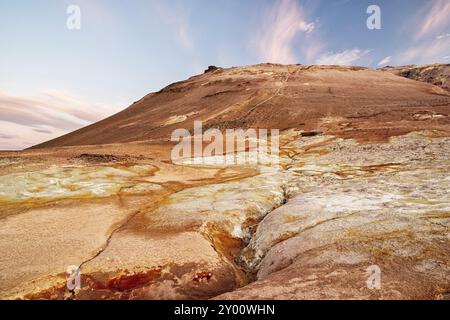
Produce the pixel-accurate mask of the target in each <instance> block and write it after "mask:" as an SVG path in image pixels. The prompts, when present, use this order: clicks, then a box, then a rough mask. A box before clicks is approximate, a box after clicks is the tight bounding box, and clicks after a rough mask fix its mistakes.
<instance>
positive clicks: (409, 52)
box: [395, 37, 450, 64]
mask: <svg viewBox="0 0 450 320" xmlns="http://www.w3.org/2000/svg"><path fill="white" fill-rule="evenodd" d="M449 52H450V37H446V38H441V39H439V40H437V39H434V40H431V41H424V42H421V43H419V44H415V45H413V46H411V47H409V48H407V49H405V50H403V51H401V52H399V53H398V54H397V55H396V59H395V62H396V63H397V64H427V63H435V62H436V63H438V62H445V60H446V59H445V56H446V55H448V53H449Z"/></svg>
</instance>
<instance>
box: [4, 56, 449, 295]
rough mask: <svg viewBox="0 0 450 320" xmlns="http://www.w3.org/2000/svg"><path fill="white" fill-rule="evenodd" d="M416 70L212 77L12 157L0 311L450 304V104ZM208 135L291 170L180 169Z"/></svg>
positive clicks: (8, 156) (436, 84)
mask: <svg viewBox="0 0 450 320" xmlns="http://www.w3.org/2000/svg"><path fill="white" fill-rule="evenodd" d="M444 67H445V66H444ZM404 68H412V67H403V69H398V70H397V69H396V70H397V71H394V70H393V69H392V68H383V69H380V70H375V69H369V68H362V67H342V66H319V65H317V66H316V65H312V66H307V65H276V64H261V65H254V66H246V67H235V68H219V67H214V66H211V67H209V68H208V69H207V71H206V72H205V73H203V74H200V75H196V76H194V77H191V78H190V79H187V80H185V81H181V82H177V83H174V84H172V85H169V86H168V87H166V88H164V89H162V90H160V91H159V92H154V93H150V94H148V95H147V96H145V97H143V98H142V99H140V100H139V101H136V102H135V103H134V104H133V105H131V106H130V107H128V108H127V109H125V110H123V111H122V112H120V113H118V114H116V115H113V116H112V117H109V118H107V119H105V120H102V121H100V122H97V123H95V124H92V125H90V126H87V127H85V128H82V129H80V130H77V131H74V132H72V133H69V134H67V135H65V136H62V137H60V138H57V139H54V140H51V141H48V142H45V143H43V144H40V145H37V146H35V147H33V148H31V149H28V150H24V151H16V152H6V151H5V152H0V202H1V206H0V208H1V209H0V219H1V223H0V252H1V253H2V254H1V256H0V271H1V272H0V298H3V299H211V298H215V299H392V298H394V299H448V298H450V192H449V190H450V176H449V172H450V161H449V157H448V155H449V153H450V118H449V115H450V92H449V91H447V89H448V86H447V85H446V84H448V82H446V81H447V80H445V79H444V73H445V72H444V71H442V72H441V71H433V70H435V69H433V70H432V71H430V70H429V69H427V68H429V67H426V68H425V67H424V68H425V69H420V68H419V69H417V68H418V67H417V66H415V67H414V71H408V72H406V71H405V70H404ZM433 68H434V67H433ZM439 68H443V67H442V66H441V67H439ZM427 70H428V71H427ZM400 73H401V74H400ZM411 75H423V77H422V76H411ZM431 78H432V79H431ZM430 79H431V80H430ZM433 79H434V80H433ZM194 121H202V122H203V126H204V128H205V130H206V129H211V128H213V129H214V128H216V129H218V130H219V131H224V130H226V129H236V128H243V129H247V128H258V129H261V128H262V129H279V155H278V156H279V161H278V162H277V163H272V162H268V163H265V162H261V163H256V164H236V165H225V164H217V163H214V162H213V161H211V162H207V163H205V162H202V163H201V164H195V162H192V161H186V162H185V163H183V162H181V163H174V162H173V161H172V159H171V151H172V148H173V147H174V143H173V141H171V134H172V133H173V131H174V130H176V129H180V128H184V129H186V130H192V128H193V127H194ZM238 156H239V154H238ZM71 266H72V267H73V266H74V267H75V268H77V269H78V270H79V275H80V283H79V286H78V287H76V288H71V287H70V286H69V285H68V284H69V283H68V268H69V267H71Z"/></svg>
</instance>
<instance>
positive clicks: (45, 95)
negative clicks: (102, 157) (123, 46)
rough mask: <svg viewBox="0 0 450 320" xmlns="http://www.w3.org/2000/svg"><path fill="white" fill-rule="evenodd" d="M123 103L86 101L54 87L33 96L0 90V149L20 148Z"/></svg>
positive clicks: (88, 121)
mask: <svg viewBox="0 0 450 320" xmlns="http://www.w3.org/2000/svg"><path fill="white" fill-rule="evenodd" d="M122 107H123V106H118V105H114V106H111V105H105V104H88V103H85V102H84V101H82V100H81V99H80V98H78V97H76V96H74V95H72V94H69V93H66V92H60V91H55V90H49V91H44V92H41V93H39V94H37V95H34V96H26V97H23V96H16V95H12V94H8V93H6V92H1V91H0V119H1V125H0V128H1V129H0V130H1V131H0V134H1V135H0V149H5V148H7V149H21V148H25V147H29V146H31V145H33V144H36V143H39V142H43V141H46V140H48V139H52V138H55V137H57V136H59V135H62V134H65V133H67V132H70V131H73V130H76V129H78V128H80V127H83V126H85V125H88V124H91V123H93V122H95V121H98V120H100V119H103V118H105V117H107V116H109V115H111V114H113V113H115V112H117V111H119V110H120V109H121V108H122Z"/></svg>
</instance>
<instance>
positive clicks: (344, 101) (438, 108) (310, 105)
mask: <svg viewBox="0 0 450 320" xmlns="http://www.w3.org/2000/svg"><path fill="white" fill-rule="evenodd" d="M449 106H450V93H448V92H447V91H445V90H443V89H441V88H439V87H436V86H432V85H429V84H426V83H421V82H417V81H412V80H409V79H405V78H402V77H398V76H395V75H393V74H391V73H390V72H385V71H380V70H372V69H367V68H360V67H339V66H304V65H274V64H261V65H255V66H247V67H236V68H229V69H222V68H211V69H209V70H208V71H207V72H205V73H204V74H201V75H197V76H194V77H191V78H189V79H188V80H185V81H181V82H177V83H174V84H171V85H169V86H167V87H166V88H164V89H162V90H161V91H159V92H156V93H151V94H149V95H147V96H145V97H144V98H142V99H141V100H139V101H137V102H135V103H134V104H133V105H131V106H130V107H128V108H127V109H125V110H123V111H122V112H119V113H117V114H115V115H113V116H111V117H109V118H107V119H104V120H102V121H99V122H97V123H94V124H92V125H90V126H87V127H85V128H82V129H79V130H77V131H74V132H72V133H69V134H67V135H64V136H62V137H59V138H56V139H54V140H51V141H48V142H45V143H42V144H40V145H38V146H35V147H34V148H36V147H39V148H44V147H61V146H71V145H92V144H107V143H121V142H130V141H143V140H151V139H162V140H167V139H170V134H171V132H172V131H173V130H174V129H176V128H187V129H191V128H192V127H193V121H194V120H202V121H203V124H204V127H218V128H233V127H242V128H247V127H261V128H278V129H281V130H283V129H287V128H299V129H303V130H321V131H324V132H326V133H330V134H336V135H340V136H345V137H353V138H359V139H384V138H386V137H387V136H391V135H398V134H402V133H406V132H409V131H411V130H413V129H414V130H416V129H421V128H428V129H430V128H431V129H441V130H446V129H447V128H448V124H449V120H448V117H447V114H448V109H449ZM417 114H425V115H429V117H428V118H427V117H423V118H422V119H421V121H417V117H418V116H417ZM433 115H442V117H441V116H440V117H437V118H436V117H434V116H433Z"/></svg>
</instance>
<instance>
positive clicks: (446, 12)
mask: <svg viewBox="0 0 450 320" xmlns="http://www.w3.org/2000/svg"><path fill="white" fill-rule="evenodd" d="M425 12H426V13H425V18H423V17H420V20H422V21H423V22H422V23H421V24H420V25H419V29H418V31H417V34H416V36H415V39H416V40H418V39H421V38H422V37H424V36H426V35H429V34H431V33H435V32H439V31H442V30H443V29H444V28H445V27H446V26H447V25H449V24H450V1H449V0H435V1H433V2H431V1H429V2H428V3H427V7H426V8H425Z"/></svg>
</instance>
